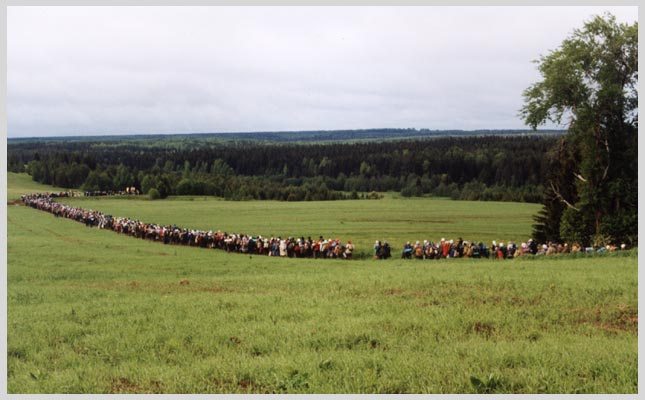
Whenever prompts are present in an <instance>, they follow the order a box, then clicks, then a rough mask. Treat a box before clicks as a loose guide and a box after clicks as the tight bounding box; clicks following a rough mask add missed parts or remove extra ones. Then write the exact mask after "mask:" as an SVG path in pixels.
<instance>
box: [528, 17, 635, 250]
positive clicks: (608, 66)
mask: <svg viewBox="0 0 645 400" xmlns="http://www.w3.org/2000/svg"><path fill="white" fill-rule="evenodd" d="M538 69H539V71H540V73H541V75H542V77H543V79H542V80H541V81H540V82H537V83H535V84H533V85H532V86H530V87H529V88H528V89H527V90H526V91H525V92H524V99H525V105H524V107H523V108H522V111H521V112H522V115H523V117H524V120H525V121H526V123H527V124H529V125H530V126H532V127H533V128H535V127H537V126H539V125H542V124H544V123H545V122H546V121H547V120H550V121H553V122H556V123H561V122H562V120H563V118H564V117H567V116H568V117H570V121H569V130H568V135H567V137H566V138H565V141H564V142H563V143H561V147H564V148H565V150H564V151H560V155H559V158H560V161H561V162H560V165H562V166H564V165H566V166H567V168H566V170H562V172H563V173H562V174H560V176H559V177H558V176H557V175H556V176H553V175H552V176H551V177H550V178H549V180H550V182H549V190H550V192H549V193H547V194H546V196H545V200H546V201H545V207H546V210H545V212H544V213H543V214H542V215H541V216H540V217H539V218H540V219H539V220H538V226H537V227H536V228H538V229H537V230H538V231H539V232H540V233H541V234H543V235H544V236H547V234H548V232H547V230H548V231H550V232H553V231H557V225H558V222H557V216H558V214H561V221H560V224H561V226H560V229H559V231H560V233H561V235H562V239H564V240H574V239H582V240H583V243H584V244H586V245H588V244H590V243H591V241H592V236H594V237H611V238H612V239H613V240H616V241H626V240H634V238H635V237H636V226H635V225H632V226H622V225H620V224H617V223H616V219H615V218H614V217H612V216H614V215H617V214H618V215H621V217H619V220H624V221H630V220H635V217H636V215H637V202H636V201H635V200H634V194H633V193H635V188H636V186H637V185H636V183H637V174H636V170H637V135H636V133H637V129H638V109H637V105H638V89H637V86H638V23H637V22H635V23H633V24H631V25H629V24H622V23H621V24H619V23H617V22H616V19H615V17H613V16H611V15H609V14H607V15H605V16H596V17H595V18H593V19H592V20H590V21H588V22H587V23H585V25H584V26H583V28H582V29H577V30H575V31H574V32H573V34H572V35H571V36H570V37H569V38H567V39H566V40H564V41H563V42H562V45H561V46H560V48H558V49H556V50H554V51H552V52H550V53H549V54H548V55H546V56H543V57H541V58H540V60H539V61H538ZM558 170H559V171H561V170H560V169H558ZM556 202H559V203H560V205H556ZM563 204H564V205H566V207H567V208H569V209H570V210H575V211H576V212H578V211H579V213H578V214H577V215H578V216H579V217H580V218H574V217H573V215H574V212H573V211H569V212H565V213H562V209H563ZM605 221H607V222H605ZM547 225H548V227H547Z"/></svg>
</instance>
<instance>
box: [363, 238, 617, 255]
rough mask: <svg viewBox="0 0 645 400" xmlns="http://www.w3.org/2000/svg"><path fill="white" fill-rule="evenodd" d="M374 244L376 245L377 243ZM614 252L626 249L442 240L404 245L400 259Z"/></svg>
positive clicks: (377, 252)
mask: <svg viewBox="0 0 645 400" xmlns="http://www.w3.org/2000/svg"><path fill="white" fill-rule="evenodd" d="M377 244H378V242H377ZM618 249H621V250H625V249H626V245H625V244H621V245H620V247H618V246H616V245H613V244H611V245H605V246H600V247H598V248H594V247H582V246H581V245H580V244H578V243H573V244H572V245H571V246H569V244H568V243H564V244H562V243H554V242H548V243H544V244H538V243H537V241H535V240H533V239H529V240H528V241H527V242H523V243H521V244H520V245H519V246H518V245H517V244H516V243H515V242H513V241H510V240H509V241H508V242H507V243H506V244H504V242H500V243H497V241H495V240H493V241H492V242H491V245H490V247H487V246H486V245H485V244H484V243H483V242H478V243H476V242H469V241H465V240H463V239H462V238H459V239H457V240H456V241H454V240H452V239H451V240H446V239H445V238H441V240H440V241H439V242H436V243H434V242H432V241H428V240H424V241H423V242H420V241H418V240H417V241H416V242H415V243H414V244H411V243H410V242H407V243H406V244H405V245H404V246H403V250H402V252H401V258H406V259H411V258H416V259H424V260H425V259H441V258H462V257H463V258H493V259H513V258H518V257H522V256H526V255H537V256H540V255H547V256H551V255H555V254H568V253H581V252H584V253H592V252H596V253H604V252H613V251H616V250H618ZM378 255H379V251H378V250H377V248H376V246H375V258H382V257H379V256H378Z"/></svg>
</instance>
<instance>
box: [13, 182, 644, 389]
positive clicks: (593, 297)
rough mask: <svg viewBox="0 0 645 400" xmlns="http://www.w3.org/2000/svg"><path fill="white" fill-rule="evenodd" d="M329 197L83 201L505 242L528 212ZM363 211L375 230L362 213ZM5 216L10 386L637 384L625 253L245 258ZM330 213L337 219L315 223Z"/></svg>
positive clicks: (124, 208)
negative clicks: (473, 220)
mask: <svg viewBox="0 0 645 400" xmlns="http://www.w3.org/2000/svg"><path fill="white" fill-rule="evenodd" d="M9 185H10V187H9V192H8V193H9V199H10V200H11V199H12V196H14V197H13V198H15V194H16V193H20V192H21V191H23V190H25V189H26V187H27V185H28V186H29V189H28V190H26V191H36V190H46V188H43V187H42V186H38V185H35V184H33V183H31V182H28V181H27V180H26V179H24V177H23V176H19V175H13V176H12V174H10V175H9ZM23 185H24V186H23ZM341 203H342V204H340V205H339V204H338V203H337V202H328V203H297V204H293V203H276V202H269V203H261V202H243V203H232V202H225V201H216V200H209V201H204V200H201V199H195V200H193V201H190V200H187V199H177V200H167V201H166V200H164V201H156V202H148V201H140V200H136V201H133V200H107V199H103V200H87V201H83V205H84V206H89V205H90V204H91V205H92V206H95V208H97V209H100V210H103V211H108V212H113V213H114V214H115V215H124V216H140V217H141V218H143V219H145V220H150V221H151V222H154V221H156V222H170V223H180V224H182V225H185V226H189V227H193V226H194V227H204V228H208V227H210V224H213V225H215V224H216V225H217V226H218V227H219V226H221V228H220V229H231V230H246V229H248V230H249V232H251V231H252V232H253V233H256V232H257V233H265V229H266V230H267V231H269V232H266V234H271V233H275V234H280V233H281V232H282V231H281V229H284V230H285V231H284V232H285V233H292V234H298V232H294V231H293V230H292V227H293V226H294V225H298V226H302V229H303V232H302V233H303V234H308V233H311V234H317V233H318V231H320V233H321V234H327V233H328V234H332V235H338V236H340V237H343V238H345V237H347V236H348V235H352V238H355V240H356V241H357V242H359V243H368V244H371V242H372V241H373V240H372V237H373V236H383V237H384V238H388V239H389V238H392V239H391V241H392V242H393V243H395V241H396V240H403V239H404V238H409V239H408V240H411V239H414V238H416V237H418V238H423V235H422V234H431V235H434V236H436V235H442V236H450V235H451V234H454V235H455V236H456V235H462V236H463V237H464V238H467V237H469V236H470V235H472V236H473V238H475V237H476V238H479V237H482V236H485V235H486V234H487V232H488V234H489V235H491V236H495V237H490V236H487V237H482V239H487V240H488V239H493V238H496V239H503V240H508V239H515V238H516V237H515V236H513V235H519V237H517V240H520V239H522V238H523V237H524V236H526V235H527V234H528V232H527V230H528V231H530V213H529V211H528V210H529V207H533V209H534V208H535V206H532V205H517V204H507V203H504V204H500V203H467V202H449V201H438V200H433V199H424V200H395V199H389V200H385V201H383V202H382V203H379V201H366V202H357V203H356V208H352V207H354V205H352V203H351V202H341ZM79 204H80V203H79ZM378 204H382V206H379V205H378ZM200 205H202V206H203V207H202V208H204V209H206V210H207V211H208V212H207V213H206V214H207V215H201V214H200V212H199V210H200V207H199V206H200ZM312 205H313V206H314V210H315V211H316V212H317V214H315V215H316V217H315V218H314V217H310V218H311V219H309V220H306V219H304V218H305V216H304V215H302V214H299V213H300V212H301V211H302V210H305V209H308V207H310V206H312ZM338 207H340V208H341V209H342V210H344V211H343V212H342V213H343V214H342V215H343V217H342V218H338V217H336V215H337V214H335V213H334V211H335V210H337V209H338ZM379 207H383V208H382V209H381V210H380V212H381V213H382V214H384V215H385V218H387V220H388V221H389V222H388V223H387V224H383V228H379V226H380V225H381V224H379V223H375V222H372V221H371V218H374V217H375V216H376V215H378V214H379ZM505 207H508V208H509V209H510V210H514V211H513V212H512V213H515V214H513V216H514V218H512V217H511V218H509V220H508V225H504V224H503V223H502V222H501V221H500V223H502V225H503V226H504V228H499V227H497V226H495V224H496V222H495V220H494V219H491V220H487V221H488V222H483V221H479V222H478V224H477V225H469V224H468V223H466V222H464V218H457V217H455V216H464V217H466V219H467V218H468V216H469V213H470V212H474V211H473V210H476V212H475V213H474V215H479V216H480V218H484V217H485V216H486V215H501V214H503V211H504V208H505ZM249 208H250V210H248V209H249ZM437 208H439V209H441V210H444V214H445V213H446V211H445V210H453V211H452V214H451V215H450V216H449V217H445V219H446V220H448V219H450V218H454V221H455V223H454V224H452V225H451V224H446V225H441V222H436V221H435V222H432V221H430V220H431V219H432V218H436V219H437V220H439V219H441V217H440V216H439V215H437V214H436V213H432V212H431V211H430V210H436V209H437ZM426 209H428V210H429V211H428V212H427V213H424V212H423V210H426ZM247 210H248V213H251V216H249V215H248V214H247ZM352 210H353V211H352ZM117 211H118V212H117ZM262 211H264V212H262ZM406 211H407V213H406ZM7 212H8V234H9V240H8V327H7V329H8V361H7V362H8V389H9V392H10V393H34V392H38V393H52V392H55V393H61V392H62V393H86V392H100V393H133V392H134V393H137V392H138V393H141V392H164V393H190V392H193V393H194V392H197V393H213V392H217V393H219V392H242V393H248V392H252V393H272V392H277V393H281V392H289V393H301V392H305V393H311V392H315V393H345V392H355V393H455V392H468V393H489V392H490V393H504V392H515V393H553V392H566V393H635V392H637V358H638V357H637V350H638V344H637V305H638V301H637V259H636V256H635V254H627V253H623V254H616V255H615V256H608V257H594V258H550V259H539V260H528V259H527V260H513V261H507V262H493V261H486V260H444V261H427V262H423V261H414V260H409V261H404V260H399V259H393V260H388V261H381V262H378V261H373V260H361V261H352V262H341V261H335V260H297V259H275V258H270V257H252V258H250V257H247V256H241V255H230V254H226V253H224V252H221V251H214V250H203V249H195V248H185V247H179V246H164V245H161V244H158V243H151V242H147V241H143V240H136V239H132V238H129V237H125V236H121V235H117V234H114V233H112V232H109V231H101V230H98V229H88V228H86V227H85V226H83V225H82V224H79V223H76V222H73V221H69V220H64V219H56V218H54V217H53V216H51V215H49V214H46V213H42V212H39V211H36V210H33V209H29V208H26V207H22V206H17V205H9V206H8V210H7ZM155 212H158V213H157V214H155ZM253 213H255V214H253ZM330 215H333V216H334V218H330V217H329V216H330ZM415 215H416V216H422V217H421V218H423V219H424V221H425V222H424V223H414V222H413V221H414V220H415V217H414V216H415ZM520 215H525V216H526V217H523V218H520V217H519V216H520ZM152 217H154V218H152ZM254 221H255V222H254ZM340 221H343V222H344V224H342V225H343V229H347V230H339V231H335V232H334V231H332V232H330V231H329V230H327V229H333V228H334V227H337V226H338V225H340ZM226 224H230V226H231V228H227V227H226V226H228V225H226ZM390 224H392V225H394V226H393V227H390ZM207 225H208V226H207ZM224 225H226V226H224ZM406 226H408V227H409V231H405V227H406ZM213 227H214V226H213ZM527 227H528V228H527ZM448 228H450V229H451V230H450V231H447V229H448ZM309 229H311V231H310V230H309ZM362 229H365V232H363V231H362ZM435 229H437V230H435ZM439 229H441V230H439ZM495 229H502V230H501V231H497V230H495ZM270 231H274V232H270ZM476 235H481V236H476ZM496 235H499V236H501V237H498V236H496ZM385 236H387V237H385ZM434 236H431V237H434ZM182 281H184V284H181V282H182ZM186 282H187V284H185V283H186Z"/></svg>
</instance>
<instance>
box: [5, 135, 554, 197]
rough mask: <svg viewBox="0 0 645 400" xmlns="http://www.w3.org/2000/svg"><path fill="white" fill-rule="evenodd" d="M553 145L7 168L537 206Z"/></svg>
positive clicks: (89, 186) (320, 148)
mask: <svg viewBox="0 0 645 400" xmlns="http://www.w3.org/2000/svg"><path fill="white" fill-rule="evenodd" d="M555 140H556V139H555V138H554V137H546V136H521V137H495V136H484V137H467V138H458V137H448V138H437V139H429V140H402V141H387V142H382V143H379V142H362V143H330V144H254V143H249V142H239V143H214V144H204V145H203V146H200V147H198V148H189V149H179V148H169V147H167V146H161V145H160V146H155V145H151V144H146V146H145V147H144V146H142V145H140V144H132V143H128V142H96V141H93V142H83V141H75V142H67V143H66V142H44V143H39V142H29V143H14V144H9V146H8V170H9V171H15V172H23V171H24V172H28V173H29V174H31V176H32V178H33V179H34V180H35V181H38V182H41V183H46V184H52V185H56V186H61V187H68V188H81V189H83V190H120V189H123V188H124V187H126V186H135V187H137V188H140V189H141V190H142V191H143V192H144V193H148V192H149V191H150V189H156V190H157V191H158V192H159V194H160V195H161V196H162V197H165V196H168V195H174V194H177V195H214V196H222V197H225V198H228V199H277V200H288V201H301V200H335V199H344V198H358V197H361V196H365V193H369V192H383V191H397V192H400V193H401V194H402V195H403V196H420V195H425V194H432V195H436V196H448V197H452V198H454V199H469V200H501V201H526V202H540V201H541V200H542V191H543V187H542V185H541V184H542V182H543V179H544V176H545V174H546V169H547V166H546V164H545V161H544V160H545V154H546V152H547V151H548V149H549V148H551V147H552V146H553V144H554V143H555Z"/></svg>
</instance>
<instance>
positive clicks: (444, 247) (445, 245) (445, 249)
mask: <svg viewBox="0 0 645 400" xmlns="http://www.w3.org/2000/svg"><path fill="white" fill-rule="evenodd" d="M449 254H450V242H448V241H447V240H446V239H444V238H441V258H448V255H449Z"/></svg>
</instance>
